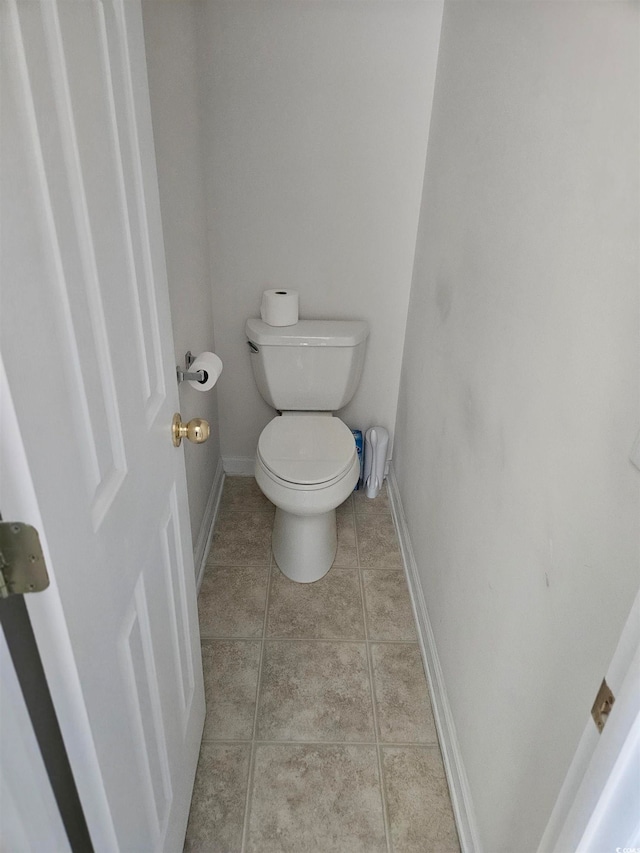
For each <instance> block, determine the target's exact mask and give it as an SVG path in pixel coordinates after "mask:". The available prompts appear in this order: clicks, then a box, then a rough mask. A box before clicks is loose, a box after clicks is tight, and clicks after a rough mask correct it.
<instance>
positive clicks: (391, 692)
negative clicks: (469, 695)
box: [371, 643, 437, 743]
mask: <svg viewBox="0 0 640 853" xmlns="http://www.w3.org/2000/svg"><path fill="white" fill-rule="evenodd" d="M371 658H372V662H373V680H374V687H375V700H376V716H377V718H378V730H379V733H380V740H381V741H382V742H385V743H436V742H437V736H436V729H435V724H434V721H433V712H432V710H431V702H430V701H429V694H428V689H427V681H426V678H425V675H424V670H423V668H422V660H421V658H420V651H419V649H418V646H417V645H413V644H406V645H401V644H398V645H396V644H393V643H391V644H376V643H373V644H372V645H371Z"/></svg>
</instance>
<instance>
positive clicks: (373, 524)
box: [356, 513, 402, 569]
mask: <svg viewBox="0 0 640 853" xmlns="http://www.w3.org/2000/svg"><path fill="white" fill-rule="evenodd" d="M356 530H357V532H358V550H359V552H360V565H361V566H362V567H363V568H367V569H401V568H402V557H401V556H400V546H399V545H398V537H397V536H396V530H395V527H394V526H393V521H392V519H391V516H387V515H383V514H382V513H380V514H373V513H370V514H369V513H368V514H366V515H362V514H361V515H358V514H357V513H356Z"/></svg>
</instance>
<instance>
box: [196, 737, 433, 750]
mask: <svg viewBox="0 0 640 853" xmlns="http://www.w3.org/2000/svg"><path fill="white" fill-rule="evenodd" d="M202 743H213V744H217V745H218V746H224V745H225V744H227V745H228V746H249V745H250V744H253V745H255V746H366V747H377V746H379V747H380V748H381V749H389V748H391V749H431V750H438V751H439V750H440V746H439V744H437V743H436V742H433V743H423V742H421V741H374V740H269V739H268V738H267V739H265V740H262V739H258V738H256V739H255V740H233V739H231V738H224V739H221V740H211V739H209V738H207V739H206V740H205V739H204V738H203V740H202Z"/></svg>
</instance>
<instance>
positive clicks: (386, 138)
mask: <svg viewBox="0 0 640 853" xmlns="http://www.w3.org/2000/svg"><path fill="white" fill-rule="evenodd" d="M441 11H442V5H441V3H439V2H422V0H416V2H414V0H398V2H394V3H389V2H385V0H382V2H380V0H350V2H343V1H342V0H338V1H337V2H333V0H328V2H314V3H307V2H304V3H300V2H298V0H269V2H235V0H234V2H211V3H209V4H208V5H207V13H208V26H207V27H206V28H203V29H202V31H201V34H202V40H201V69H202V74H203V79H202V83H203V89H202V91H203V95H204V100H203V104H204V116H205V121H206V131H205V134H206V155H207V184H208V202H209V225H210V243H211V266H212V273H213V305H214V314H215V329H216V342H217V345H218V351H219V353H220V355H221V357H222V359H223V361H224V362H225V373H224V374H223V376H222V378H221V381H220V392H219V401H220V429H221V442H222V454H223V457H224V458H225V461H227V460H228V459H229V458H232V457H245V458H246V457H251V458H252V457H253V456H254V455H255V448H256V445H257V440H258V436H259V434H260V431H261V430H262V428H263V426H264V425H265V424H266V423H267V421H268V420H269V419H270V418H271V417H272V416H273V412H272V411H271V410H270V409H269V408H268V406H267V405H266V403H264V402H263V401H262V399H261V398H260V396H259V394H258V391H257V389H256V387H255V384H254V381H253V376H252V373H251V366H250V362H249V354H248V349H247V344H246V339H245V337H244V323H245V320H246V319H247V318H248V317H255V316H258V315H259V307H260V296H261V293H262V291H263V290H264V289H266V288H269V287H274V286H282V287H290V288H297V289H298V290H299V291H300V305H301V316H302V317H304V318H318V317H338V318H358V317H363V318H365V319H367V320H368V321H369V324H370V327H371V336H370V340H369V345H368V353H367V361H366V366H365V371H364V376H363V379H362V383H361V386H360V388H359V390H358V392H357V395H356V397H355V399H354V400H353V402H352V403H351V404H349V406H348V407H347V408H345V409H344V410H343V412H342V413H341V417H342V418H343V419H344V420H345V421H346V422H347V423H348V424H349V425H350V426H353V427H361V428H363V429H366V428H367V427H369V426H371V425H373V424H380V425H383V426H386V427H387V428H388V429H389V430H390V431H392V430H393V426H394V422H395V415H396V403H397V395H398V389H399V378H400V366H401V359H402V346H403V335H404V328H405V322H406V313H407V304H408V298H409V290H410V285H411V271H412V265H413V254H414V248H415V236H416V230H417V223H418V215H419V209H420V196H421V186H422V178H423V174H424V163H425V154H426V144H427V135H428V123H429V115H430V107H431V97H432V91H433V81H434V73H435V64H436V58H437V45H438V38H439V33H440V20H441Z"/></svg>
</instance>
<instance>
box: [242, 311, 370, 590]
mask: <svg viewBox="0 0 640 853" xmlns="http://www.w3.org/2000/svg"><path fill="white" fill-rule="evenodd" d="M245 332H246V336H247V340H248V343H249V349H250V352H251V366H252V369H253V375H254V378H255V381H256V385H257V386H258V391H259V392H260V394H261V395H262V397H263V398H264V400H266V402H267V403H268V404H269V405H270V406H271V407H272V408H273V409H275V410H276V411H277V412H278V414H277V415H276V417H274V418H273V419H272V420H271V421H269V423H268V424H267V425H266V427H265V428H264V429H263V430H262V433H261V434H260V438H259V439H258V449H257V453H256V467H255V476H256V481H257V483H258V485H259V487H260V489H261V490H262V492H263V493H264V494H265V495H266V497H267V498H269V500H270V501H271V502H272V503H274V504H275V506H276V514H275V519H274V523H273V538H272V549H273V556H274V558H275V560H276V563H277V564H278V566H279V568H280V570H281V571H282V572H283V574H285V575H286V576H287V577H288V578H291V580H294V581H297V582H298V583H313V581H317V580H319V579H320V578H321V577H323V576H324V575H326V573H327V572H328V571H329V569H330V568H331V566H332V564H333V561H334V559H335V556H336V550H337V534H336V507H338V506H339V505H340V504H341V503H343V502H344V501H345V500H346V499H347V498H348V497H349V495H350V494H351V492H352V491H353V489H354V487H355V485H356V483H357V482H358V478H359V476H360V463H359V461H358V455H357V452H356V446H355V441H354V437H353V434H352V432H351V430H350V429H349V427H348V426H347V425H346V424H344V423H343V422H342V421H341V420H340V418H338V417H336V416H335V414H334V412H336V411H339V410H340V409H342V408H343V407H344V406H346V405H347V403H348V402H349V400H351V398H352V397H353V395H354V393H355V391H356V388H357V387H358V383H359V382H360V377H361V375H362V367H363V365H364V355H365V348H366V342H367V337H368V334H369V329H368V326H367V324H366V323H365V322H364V321H362V320H300V321H298V322H297V323H296V324H295V325H293V326H270V325H268V324H267V323H264V322H263V321H262V320H255V319H251V320H247V324H246V328H245Z"/></svg>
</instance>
